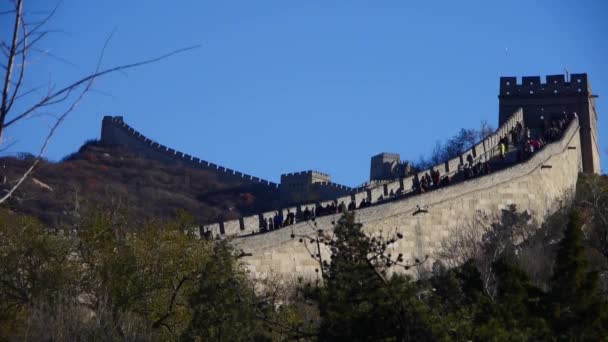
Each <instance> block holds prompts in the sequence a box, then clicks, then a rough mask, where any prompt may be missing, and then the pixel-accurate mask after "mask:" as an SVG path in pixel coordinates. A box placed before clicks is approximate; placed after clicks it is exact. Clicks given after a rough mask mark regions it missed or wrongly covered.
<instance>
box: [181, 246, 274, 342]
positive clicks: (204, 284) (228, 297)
mask: <svg viewBox="0 0 608 342" xmlns="http://www.w3.org/2000/svg"><path fill="white" fill-rule="evenodd" d="M232 254H233V252H232V248H231V247H230V245H228V244H227V243H226V242H221V243H218V244H216V245H215V248H214V250H213V254H212V255H211V257H210V258H209V259H207V260H206V262H205V263H204V264H201V265H199V266H200V268H201V274H200V276H199V277H198V280H197V282H198V283H197V288H196V290H195V291H194V292H193V293H192V294H191V295H190V296H189V304H190V307H191V308H192V309H193V316H192V320H191V321H190V324H189V326H188V329H187V331H186V333H185V334H184V338H185V339H187V340H197V341H241V340H252V339H255V340H264V339H267V337H266V338H265V335H266V334H265V333H266V332H265V331H264V330H263V325H262V324H261V323H262V322H261V321H260V320H258V319H257V317H256V309H257V308H256V296H255V293H254V291H253V288H251V287H250V286H248V282H247V280H246V278H245V274H244V273H243V272H242V271H240V268H239V267H238V264H237V261H236V260H235V259H234V258H233V257H232Z"/></svg>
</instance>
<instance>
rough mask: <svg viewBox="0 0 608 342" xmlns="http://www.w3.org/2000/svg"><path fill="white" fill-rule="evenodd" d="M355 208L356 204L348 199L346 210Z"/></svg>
mask: <svg viewBox="0 0 608 342" xmlns="http://www.w3.org/2000/svg"><path fill="white" fill-rule="evenodd" d="M355 209H357V204H356V203H355V201H350V203H348V211H353V210H355Z"/></svg>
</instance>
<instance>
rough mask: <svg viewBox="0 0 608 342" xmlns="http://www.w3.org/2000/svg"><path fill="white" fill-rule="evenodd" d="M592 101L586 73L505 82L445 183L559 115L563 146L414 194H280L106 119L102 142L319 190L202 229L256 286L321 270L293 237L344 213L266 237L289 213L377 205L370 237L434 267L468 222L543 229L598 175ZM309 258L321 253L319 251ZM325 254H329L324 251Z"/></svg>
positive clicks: (367, 214) (383, 188)
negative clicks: (488, 128) (233, 249)
mask: <svg viewBox="0 0 608 342" xmlns="http://www.w3.org/2000/svg"><path fill="white" fill-rule="evenodd" d="M594 99H595V96H594V95H593V94H592V92H591V88H590V85H589V83H588V81H587V75H586V74H572V75H570V80H568V79H567V78H564V75H551V76H547V79H546V83H541V80H540V77H537V76H535V77H524V78H522V83H521V84H517V78H515V77H501V79H500V93H499V102H500V103H499V125H500V126H499V128H498V129H497V130H496V132H495V133H494V134H492V135H490V136H488V137H487V138H485V139H483V140H482V141H480V142H479V143H477V144H475V145H474V146H473V147H472V148H471V149H469V150H467V151H464V152H463V153H462V154H460V155H459V156H458V157H456V158H454V159H451V160H448V161H446V162H444V163H441V164H439V165H435V166H434V167H433V168H432V169H434V170H436V171H439V174H440V176H441V177H444V176H446V175H448V176H450V177H452V176H454V175H455V173H456V172H457V171H458V170H459V167H461V166H462V165H463V164H464V163H465V162H466V160H467V157H468V156H471V157H472V158H473V159H474V161H475V162H478V161H479V162H485V161H488V160H493V158H495V156H496V155H497V154H498V151H497V146H498V145H499V141H500V139H501V138H503V137H505V136H506V135H507V134H509V132H510V131H511V129H512V128H514V127H515V126H516V125H517V124H518V123H522V124H523V125H524V126H525V127H527V128H529V129H531V130H532V132H534V134H539V132H540V131H541V130H542V129H543V125H544V124H545V123H546V122H547V120H549V119H550V118H551V116H553V115H561V114H563V113H576V115H575V116H576V117H575V118H574V119H573V120H572V121H571V122H570V123H569V124H568V126H567V129H566V130H565V131H564V132H563V134H562V135H561V138H560V139H559V140H558V141H556V142H553V143H550V144H547V145H546V146H544V148H543V149H541V150H540V151H538V152H537V153H535V154H534V155H533V156H532V157H531V158H530V159H528V160H527V161H525V162H521V163H516V164H513V165H509V166H508V167H506V168H504V169H501V170H498V171H496V172H493V173H490V174H489V175H485V176H482V177H478V178H474V179H469V180H466V181H464V180H463V181H460V182H457V183H455V184H452V185H450V186H447V187H442V188H438V189H435V190H433V191H429V192H425V193H422V194H416V195H414V194H412V190H411V184H412V180H413V178H414V175H409V176H403V177H398V178H396V179H392V180H384V181H377V182H371V183H370V184H369V185H368V186H366V187H359V188H349V187H346V186H342V185H337V184H333V183H331V182H330V181H329V175H325V174H322V173H319V172H316V171H306V172H299V173H292V174H286V175H282V176H281V184H280V185H279V184H276V183H272V182H269V181H266V180H262V179H260V178H256V177H253V176H249V175H245V174H242V173H240V172H237V171H233V170H230V169H227V168H224V167H220V166H217V165H215V164H212V163H209V162H206V161H202V160H200V159H198V158H194V157H192V156H190V155H187V154H184V153H181V152H177V151H174V150H172V149H170V148H167V147H165V146H163V145H160V144H158V143H156V142H153V141H151V140H150V139H148V138H146V137H144V136H143V135H141V134H140V133H138V132H137V131H135V130H134V129H132V128H131V127H129V126H128V125H126V124H125V123H124V122H123V120H122V117H104V120H103V125H102V141H103V142H104V143H107V144H120V145H125V146H127V147H129V148H131V149H133V150H135V151H137V152H139V153H141V154H143V155H144V156H146V157H148V158H154V159H158V160H161V161H165V162H171V163H180V164H183V165H185V166H192V167H197V168H203V169H207V170H212V171H214V172H216V173H218V174H220V175H221V176H223V177H226V178H227V179H234V178H237V179H240V180H245V181H247V182H256V183H262V184H265V185H267V186H269V187H273V188H277V189H280V191H281V193H283V196H287V195H288V194H290V193H293V192H292V191H295V193H296V194H300V193H302V191H304V192H309V193H312V192H314V191H315V190H314V189H319V187H320V188H321V189H323V190H324V192H323V194H322V196H321V197H322V199H323V200H322V201H321V200H318V198H319V196H318V195H319V193H315V196H316V198H317V200H315V201H306V200H304V201H301V202H299V203H295V204H293V205H289V206H285V207H283V208H277V210H274V211H269V212H265V213H260V214H258V215H252V216H247V217H242V218H240V219H238V220H233V221H226V222H217V223H213V224H205V225H202V226H201V234H208V236H209V235H210V236H213V237H215V238H225V237H233V238H235V239H234V240H233V243H234V244H235V245H236V246H237V247H238V248H239V249H241V250H242V251H243V252H244V253H245V254H244V255H245V257H244V258H243V260H244V262H245V263H246V264H247V266H248V269H249V271H250V272H251V275H252V276H253V277H266V276H269V275H272V274H276V275H278V276H284V277H295V276H298V277H315V276H317V272H318V268H319V265H318V263H317V261H315V260H314V259H313V258H312V257H311V255H310V254H311V251H310V250H309V249H307V248H306V247H305V246H304V245H303V244H302V243H300V242H299V241H298V239H294V238H293V235H294V234H295V235H298V236H301V235H307V234H311V233H313V229H314V230H316V229H322V230H324V231H330V230H331V229H332V227H333V222H335V221H336V220H337V219H338V218H339V216H340V215H341V214H330V215H325V216H319V217H316V219H315V226H313V224H312V222H311V221H310V220H308V221H302V222H296V223H295V224H292V225H290V226H287V227H282V228H279V229H274V230H269V231H268V230H267V229H265V228H266V222H267V220H268V219H269V218H272V217H273V216H274V215H275V213H276V212H277V211H280V212H282V214H283V216H287V213H288V212H292V213H294V212H302V211H304V210H305V209H306V208H308V209H309V210H312V209H314V208H315V206H317V205H319V204H320V205H321V206H326V205H330V204H341V203H343V204H345V205H346V204H349V203H351V202H354V203H355V204H357V203H360V202H361V201H362V200H363V199H366V200H367V201H369V202H370V204H371V206H369V207H365V208H360V209H356V210H355V212H356V220H357V221H358V222H360V223H362V224H363V226H364V229H365V231H366V232H367V233H369V234H387V233H391V232H395V231H397V232H400V233H401V234H402V235H403V236H404V238H403V239H402V240H400V241H398V242H397V243H395V244H394V245H393V246H392V247H391V248H392V249H393V250H394V253H396V254H398V253H402V254H403V255H404V256H405V257H407V258H411V259H414V258H424V257H427V256H428V258H429V262H432V261H433V260H434V259H435V254H434V253H435V252H436V250H437V248H439V247H440V245H441V242H442V241H443V240H444V239H446V238H449V236H450V234H451V232H453V231H454V230H455V229H462V228H463V227H465V226H467V225H470V222H472V221H473V220H476V219H478V218H479V217H481V216H482V215H483V217H486V218H487V219H495V218H496V217H497V216H498V215H499V214H500V212H501V209H504V208H506V207H507V206H509V205H511V204H515V205H516V206H517V208H520V209H522V210H528V212H530V213H531V214H532V216H533V217H534V218H535V219H536V220H537V221H539V222H540V221H542V220H543V219H544V217H545V216H546V215H547V214H550V213H552V212H553V211H554V210H555V208H556V207H557V205H558V204H559V203H560V201H561V200H562V199H563V198H564V197H565V196H567V195H568V194H571V193H573V191H574V190H575V188H576V180H577V175H578V173H579V172H588V173H599V165H600V164H599V152H598V151H599V148H598V142H597V124H596V123H597V113H596V111H595V105H594ZM383 155H384V154H383ZM386 155H387V156H388V157H390V158H391V160H394V159H395V155H389V154H386ZM379 156H380V155H379ZM379 156H374V158H375V159H374V158H372V168H371V169H372V172H371V175H370V177H371V178H373V174H374V173H376V174H377V173H382V172H381V171H378V170H380V168H379V167H378V165H374V163H377V162H378V161H379V160H380V162H383V161H384V158H383V157H382V158H379ZM397 158H398V155H397ZM374 160H375V161H374ZM374 170H376V171H374ZM428 171H429V170H424V171H421V172H419V173H418V174H425V173H426V172H428ZM380 178H382V177H380ZM370 180H373V179H370ZM294 184H295V186H294ZM294 188H295V189H294ZM328 189H329V190H328ZM395 194H399V196H396V195H395ZM288 197H289V196H288ZM297 197H298V196H295V197H290V199H291V200H293V199H294V198H297ZM304 197H306V196H304ZM391 198H392V199H391ZM388 199H391V200H388ZM292 202H294V201H292ZM420 209H423V210H420ZM314 248H315V247H313V249H314ZM312 252H313V253H319V251H316V250H313V251H312ZM320 253H321V255H325V254H326V253H327V251H320Z"/></svg>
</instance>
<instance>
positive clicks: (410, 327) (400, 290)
mask: <svg viewBox="0 0 608 342" xmlns="http://www.w3.org/2000/svg"><path fill="white" fill-rule="evenodd" d="M361 228H362V225H361V224H357V223H355V222H354V214H352V213H351V214H348V213H347V214H345V215H344V216H343V217H342V218H341V219H340V220H339V221H338V223H337V225H336V227H335V228H334V238H333V239H332V240H331V241H330V242H329V243H328V244H329V245H330V246H331V250H332V257H331V263H329V266H328V267H325V268H324V269H325V271H324V274H323V279H324V281H325V284H324V286H322V287H318V288H316V289H315V290H314V291H312V292H311V295H312V297H313V298H315V299H316V300H317V301H318V303H319V311H320V317H321V326H320V331H319V339H320V340H323V341H325V340H344V341H364V340H368V341H374V340H385V339H386V340H392V339H397V340H403V339H407V340H413V339H415V340H420V339H424V338H426V337H428V334H429V327H428V326H427V324H426V323H425V319H424V317H425V310H424V308H423V306H422V305H421V303H420V302H419V301H416V300H413V299H414V298H415V295H416V292H417V291H418V289H417V288H416V286H415V285H414V284H413V283H412V282H411V281H410V279H409V278H408V277H405V276H399V275H395V276H393V277H390V278H389V279H387V278H386V272H385V270H386V268H385V267H383V266H386V264H384V265H381V263H385V262H387V260H386V259H383V258H377V253H384V249H385V248H386V245H385V244H384V243H383V242H382V243H380V247H378V246H379V244H378V243H376V241H375V240H374V238H370V237H368V236H367V235H366V234H365V233H364V232H363V231H362V229H361ZM378 248H379V249H378ZM374 253H376V254H374Z"/></svg>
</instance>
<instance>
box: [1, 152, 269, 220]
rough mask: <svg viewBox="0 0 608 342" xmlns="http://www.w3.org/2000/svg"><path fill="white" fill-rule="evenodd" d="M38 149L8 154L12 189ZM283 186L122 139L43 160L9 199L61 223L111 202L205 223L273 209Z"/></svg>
mask: <svg viewBox="0 0 608 342" xmlns="http://www.w3.org/2000/svg"><path fill="white" fill-rule="evenodd" d="M33 158H34V157H33V156H30V155H20V156H17V157H7V158H2V159H0V162H1V164H0V166H2V171H3V177H2V178H0V181H3V184H1V185H0V186H1V189H2V191H4V192H5V191H7V189H9V188H10V187H11V185H12V183H13V182H15V181H16V180H17V179H18V178H19V177H20V175H21V174H23V170H25V169H26V168H27V167H28V166H29V165H31V159H33ZM277 205H278V192H277V191H276V190H273V189H269V188H268V187H265V186H263V185H246V184H243V183H241V182H239V181H231V182H230V181H224V180H220V179H218V178H217V177H216V175H215V174H214V173H212V172H209V171H206V170H197V169H194V168H189V167H183V166H179V165H173V166H171V165H166V164H163V163H161V162H158V161H154V160H150V159H145V158H140V157H138V156H136V155H134V154H133V153H131V152H129V151H127V150H125V149H124V148H120V147H108V146H102V145H100V144H99V143H98V142H97V141H89V142H87V143H86V144H85V145H83V146H82V147H81V148H80V150H79V151H78V152H76V153H74V154H72V155H70V156H68V157H66V158H65V159H64V160H63V161H61V162H57V163H54V162H49V161H42V162H41V163H39V164H38V165H37V167H36V169H35V171H34V172H33V173H32V175H31V176H30V178H29V179H28V180H27V181H26V182H25V183H24V184H23V185H22V187H21V188H19V189H18V191H17V192H16V193H15V194H14V196H13V197H12V198H11V199H10V200H9V206H10V207H11V208H12V209H14V210H16V211H19V212H22V213H25V214H29V215H33V216H35V217H37V218H39V219H40V220H41V221H43V222H44V223H45V224H47V225H50V226H53V227H62V226H66V225H67V226H69V225H72V224H74V223H75V222H77V220H78V218H79V217H81V216H82V215H85V214H86V213H87V212H88V211H90V210H99V209H103V210H111V211H114V212H117V213H120V214H121V215H122V216H123V217H124V218H126V219H128V221H130V222H143V221H150V220H158V219H170V218H173V217H175V215H176V213H177V212H178V211H186V212H189V213H190V214H192V215H193V216H194V218H195V220H196V222H198V223H201V224H202V223H209V222H215V221H217V220H220V219H224V220H229V219H235V218H238V217H240V216H241V215H249V214H255V213H258V212H261V211H264V210H271V209H272V208H275V207H276V206H277Z"/></svg>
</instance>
